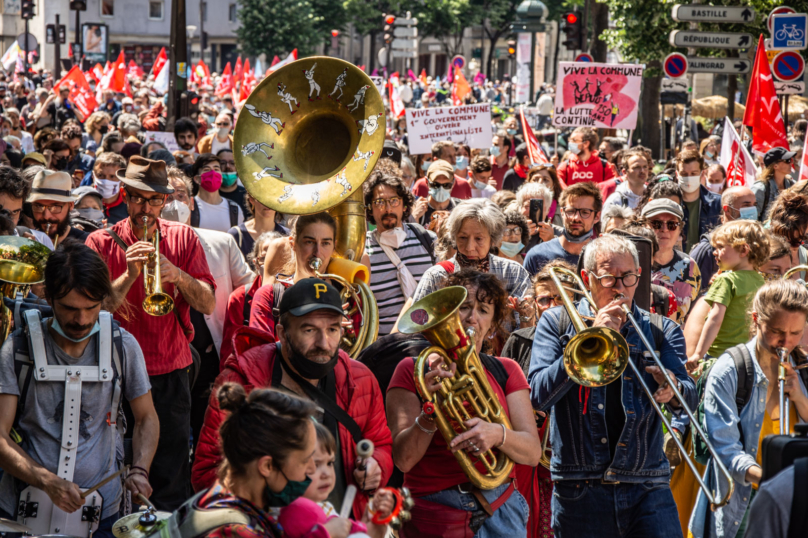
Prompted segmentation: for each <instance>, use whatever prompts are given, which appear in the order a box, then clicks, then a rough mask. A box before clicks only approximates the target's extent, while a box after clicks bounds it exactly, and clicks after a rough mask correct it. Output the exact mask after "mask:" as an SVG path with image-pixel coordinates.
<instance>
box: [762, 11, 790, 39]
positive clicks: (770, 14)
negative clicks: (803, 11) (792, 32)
mask: <svg viewBox="0 0 808 538" xmlns="http://www.w3.org/2000/svg"><path fill="white" fill-rule="evenodd" d="M796 12H797V10H796V9H794V8H793V7H788V6H780V7H776V8H774V9H773V10H772V12H771V13H769V16H768V17H767V18H766V28H768V29H769V33H770V34H771V33H772V17H774V16H775V15H779V14H781V13H796Z"/></svg>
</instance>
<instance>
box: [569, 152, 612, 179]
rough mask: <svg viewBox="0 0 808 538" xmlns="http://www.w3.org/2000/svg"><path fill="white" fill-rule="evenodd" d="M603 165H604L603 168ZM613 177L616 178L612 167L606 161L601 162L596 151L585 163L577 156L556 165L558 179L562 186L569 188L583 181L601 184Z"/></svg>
mask: <svg viewBox="0 0 808 538" xmlns="http://www.w3.org/2000/svg"><path fill="white" fill-rule="evenodd" d="M603 163H606V167H605V168H604V166H603ZM615 177H617V173H616V172H615V170H614V166H613V165H612V164H611V163H609V162H608V161H606V159H603V161H601V158H600V155H598V152H597V151H594V152H592V154H591V155H590V156H589V159H588V160H587V161H586V162H583V161H582V160H581V159H579V158H578V156H577V155H573V156H572V157H570V160H569V161H567V162H563V163H561V164H560V165H558V179H559V180H561V185H562V186H567V187H569V186H570V185H575V184H576V183H583V182H584V181H591V182H593V183H602V182H604V181H607V180H609V179H614V178H615Z"/></svg>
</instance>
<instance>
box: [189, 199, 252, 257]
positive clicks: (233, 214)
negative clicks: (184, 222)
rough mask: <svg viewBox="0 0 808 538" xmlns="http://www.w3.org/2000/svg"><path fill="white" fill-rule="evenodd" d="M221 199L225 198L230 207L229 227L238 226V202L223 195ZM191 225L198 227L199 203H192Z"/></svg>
mask: <svg viewBox="0 0 808 538" xmlns="http://www.w3.org/2000/svg"><path fill="white" fill-rule="evenodd" d="M222 200H227V205H228V207H229V208H230V227H231V228H232V227H233V226H238V204H237V203H236V202H234V201H233V200H231V199H229V198H224V197H223V198H222ZM191 226H192V227H193V228H199V204H194V208H193V210H192V211H191ZM239 246H241V245H239Z"/></svg>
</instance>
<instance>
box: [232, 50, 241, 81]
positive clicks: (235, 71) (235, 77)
mask: <svg viewBox="0 0 808 538" xmlns="http://www.w3.org/2000/svg"><path fill="white" fill-rule="evenodd" d="M242 76H244V70H243V68H242V67H241V56H239V57H238V58H237V59H236V68H235V69H233V83H234V84H238V83H239V82H241V77H242Z"/></svg>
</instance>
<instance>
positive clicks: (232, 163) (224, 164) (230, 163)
mask: <svg viewBox="0 0 808 538" xmlns="http://www.w3.org/2000/svg"><path fill="white" fill-rule="evenodd" d="M219 166H221V167H222V168H226V167H228V166H233V167H235V166H236V161H219Z"/></svg>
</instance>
